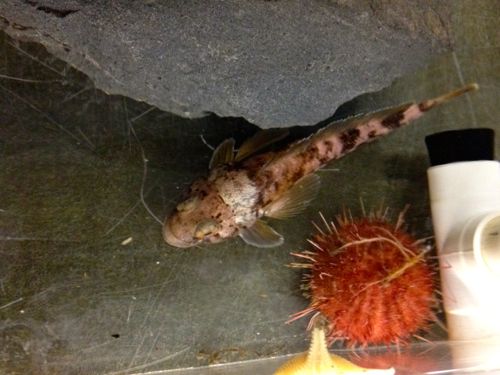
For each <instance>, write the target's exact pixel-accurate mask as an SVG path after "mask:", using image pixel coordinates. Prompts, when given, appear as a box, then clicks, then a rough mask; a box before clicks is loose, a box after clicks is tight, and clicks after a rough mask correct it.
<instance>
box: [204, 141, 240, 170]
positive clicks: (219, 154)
mask: <svg viewBox="0 0 500 375" xmlns="http://www.w3.org/2000/svg"><path fill="white" fill-rule="evenodd" d="M233 160H234V139H233V138H228V139H226V140H224V141H222V142H221V144H220V145H218V146H217V148H216V149H215V150H214V153H213V154H212V158H211V159H210V163H209V164H208V169H210V170H212V169H214V168H215V167H218V166H219V165H223V164H228V163H231V162H232V161H233Z"/></svg>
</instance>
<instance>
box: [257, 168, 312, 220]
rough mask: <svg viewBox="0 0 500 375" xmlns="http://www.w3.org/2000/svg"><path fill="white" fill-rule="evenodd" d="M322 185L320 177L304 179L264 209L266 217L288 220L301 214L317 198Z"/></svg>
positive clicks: (310, 176)
mask: <svg viewBox="0 0 500 375" xmlns="http://www.w3.org/2000/svg"><path fill="white" fill-rule="evenodd" d="M320 185H321V181H320V178H319V176H318V175H315V174H310V175H307V176H305V177H302V178H301V179H300V180H298V181H297V182H296V183H295V184H294V185H293V186H292V187H291V188H290V189H289V190H287V191H286V192H285V193H284V194H283V195H282V196H281V197H280V198H279V199H277V200H276V201H274V202H272V203H270V204H268V205H267V206H266V207H264V215H265V216H268V217H272V218H275V219H288V218H290V217H293V216H295V215H297V214H299V213H300V212H302V211H303V210H304V209H305V208H306V207H307V206H308V205H309V203H310V202H311V201H312V200H313V199H314V198H316V196H317V195H318V192H319V188H320Z"/></svg>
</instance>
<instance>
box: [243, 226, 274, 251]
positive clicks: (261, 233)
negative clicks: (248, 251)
mask: <svg viewBox="0 0 500 375" xmlns="http://www.w3.org/2000/svg"><path fill="white" fill-rule="evenodd" d="M240 237H241V238H242V239H243V241H245V242H246V243H247V244H249V245H252V246H256V247H275V246H279V245H281V244H282V243H283V236H282V235H281V234H279V233H278V232H276V231H275V230H274V229H273V228H271V227H270V226H269V225H267V224H266V223H264V222H263V221H261V220H257V221H256V222H255V224H254V225H252V226H251V227H248V228H243V229H242V230H241V232H240Z"/></svg>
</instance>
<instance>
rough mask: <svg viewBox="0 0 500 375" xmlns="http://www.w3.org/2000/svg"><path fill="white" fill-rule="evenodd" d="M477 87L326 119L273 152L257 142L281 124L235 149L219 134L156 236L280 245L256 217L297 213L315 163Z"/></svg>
mask: <svg viewBox="0 0 500 375" xmlns="http://www.w3.org/2000/svg"><path fill="white" fill-rule="evenodd" d="M478 87H479V86H478V85H477V84H476V83H472V84H469V85H465V86H463V87H461V88H459V89H457V90H454V91H451V92H448V93H446V94H444V95H441V96H438V97H435V98H433V99H428V100H424V101H421V102H418V103H417V102H410V103H406V104H403V105H399V106H396V107H392V108H388V109H384V110H380V111H377V112H374V113H369V114H367V115H362V116H357V117H352V118H348V119H346V120H343V121H340V122H333V123H331V124H329V125H327V126H325V127H323V128H321V129H320V130H319V131H318V132H316V133H314V134H312V135H311V136H309V137H307V138H304V139H301V140H299V141H296V142H293V143H291V144H290V145H289V146H288V147H285V148H283V149H282V150H278V151H265V150H264V149H265V148H267V146H269V145H271V144H273V143H275V142H278V141H280V140H282V139H283V138H284V137H285V136H286V130H283V129H268V130H262V131H260V132H257V133H256V134H255V135H254V136H252V137H250V138H249V139H247V140H246V141H245V142H244V143H243V144H242V145H241V146H240V147H239V148H238V149H235V141H234V139H232V138H230V139H226V140H225V141H223V142H222V143H221V144H220V145H219V146H218V147H217V148H216V149H215V150H214V153H213V155H212V158H211V160H210V163H209V173H208V175H207V176H206V177H203V178H200V179H197V180H195V181H194V182H193V183H192V185H191V186H190V188H189V191H188V194H187V198H186V199H184V200H183V201H181V202H180V203H179V204H177V206H176V207H175V209H174V210H173V211H172V212H171V213H170V214H169V215H168V216H167V217H166V219H165V221H164V225H163V238H164V240H165V241H166V242H167V244H169V245H171V246H174V247H178V248H189V247H193V246H197V245H200V244H210V243H219V242H222V241H224V240H227V239H229V238H233V237H236V236H239V237H241V238H242V239H243V240H244V241H245V242H246V243H247V244H249V245H252V246H256V247H264V248H265V247H275V246H280V245H282V244H283V242H284V238H283V236H282V235H281V234H280V233H278V232H277V231H275V230H274V229H273V228H272V227H271V226H270V225H269V224H268V223H267V222H266V221H264V220H263V219H265V218H273V219H288V218H291V217H293V216H295V215H298V214H299V213H301V212H302V211H303V210H304V209H305V208H306V207H307V206H308V204H309V203H310V202H311V201H312V200H313V199H314V198H315V196H316V195H317V193H318V191H319V189H320V178H319V176H318V175H317V174H316V173H315V172H316V171H317V170H319V169H320V168H321V167H323V166H325V165H326V164H328V163H329V162H330V161H332V160H335V159H339V158H340V157H343V156H344V155H346V154H348V153H350V152H352V151H354V150H355V149H357V148H358V146H360V145H362V144H365V143H369V142H371V141H374V140H375V139H378V138H380V137H382V136H384V135H386V134H389V133H391V132H393V131H394V130H396V129H399V128H401V127H402V126H405V125H407V124H409V123H410V122H412V121H414V120H417V119H418V118H420V117H421V116H422V115H423V114H425V113H426V112H427V111H429V110H430V109H432V108H434V107H436V106H438V105H440V104H442V103H444V102H447V101H449V100H451V99H452V98H455V97H457V96H459V95H462V94H464V93H466V92H469V91H474V90H477V89H478Z"/></svg>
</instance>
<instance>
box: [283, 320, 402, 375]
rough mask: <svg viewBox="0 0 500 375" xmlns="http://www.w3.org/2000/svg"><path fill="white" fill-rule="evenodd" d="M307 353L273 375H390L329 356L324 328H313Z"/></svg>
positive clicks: (387, 372) (391, 372)
mask: <svg viewBox="0 0 500 375" xmlns="http://www.w3.org/2000/svg"><path fill="white" fill-rule="evenodd" d="M311 336H312V339H311V344H310V346H309V351H308V352H306V353H303V354H300V355H298V356H296V357H294V358H292V359H291V360H289V361H288V362H286V363H285V364H284V365H282V366H281V367H280V368H278V370H276V372H275V373H274V375H358V374H359V375H376V374H378V375H392V374H394V373H395V370H394V368H393V367H391V368H388V369H369V368H364V367H360V366H357V365H355V364H354V363H352V362H349V361H348V360H347V359H345V358H343V357H341V356H338V355H335V354H330V353H329V352H328V346H327V343H326V338H325V330H324V328H320V327H314V328H313V331H312V335H311Z"/></svg>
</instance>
